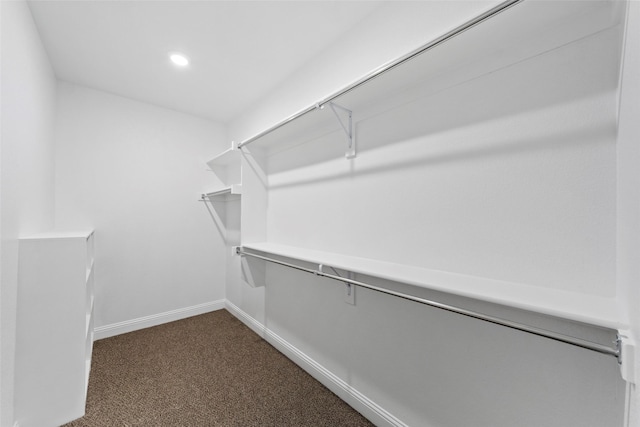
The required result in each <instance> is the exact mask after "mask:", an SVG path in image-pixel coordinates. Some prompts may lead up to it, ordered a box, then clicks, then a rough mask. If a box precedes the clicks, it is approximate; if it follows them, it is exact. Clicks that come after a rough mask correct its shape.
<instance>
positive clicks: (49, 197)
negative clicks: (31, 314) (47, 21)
mask: <svg viewBox="0 0 640 427" xmlns="http://www.w3.org/2000/svg"><path fill="white" fill-rule="evenodd" d="M0 8H1V11H2V25H1V27H2V49H1V51H2V74H1V75H2V145H1V148H0V149H1V152H2V166H1V176H0V183H1V185H2V189H1V191H0V199H1V200H2V202H1V203H2V212H1V215H2V227H1V229H0V235H1V237H2V249H1V253H2V266H1V269H2V285H1V289H0V291H1V298H0V300H1V306H0V310H1V316H2V317H1V325H2V329H1V340H0V341H1V343H2V350H1V353H0V361H1V366H2V370H1V372H0V384H1V386H0V394H1V399H0V407H1V408H2V413H1V416H0V425H2V426H5V425H7V426H8V425H10V424H11V423H12V416H13V408H12V407H13V396H12V394H13V393H12V390H13V367H14V348H15V319H16V317H15V316H16V312H15V307H16V306H15V304H16V292H17V268H18V264H17V261H18V240H17V239H18V237H19V236H21V235H25V234H29V233H35V232H39V231H43V230H47V229H49V228H51V227H52V226H53V223H54V202H53V194H54V151H53V150H54V136H53V129H54V116H55V114H54V113H55V92H56V82H55V76H54V74H53V70H52V68H51V65H50V64H49V60H48V58H47V55H46V53H45V51H44V49H43V47H42V44H41V42H40V39H39V36H38V32H37V30H36V28H35V25H34V23H33V20H32V17H31V13H30V12H29V9H28V7H27V5H26V3H25V2H23V1H12V2H4V1H3V2H0Z"/></svg>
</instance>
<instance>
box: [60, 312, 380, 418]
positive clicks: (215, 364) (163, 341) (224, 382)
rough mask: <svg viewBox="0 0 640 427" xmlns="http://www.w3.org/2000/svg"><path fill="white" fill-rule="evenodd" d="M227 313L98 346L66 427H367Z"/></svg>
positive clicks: (180, 323) (148, 330)
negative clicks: (81, 407) (81, 403)
mask: <svg viewBox="0 0 640 427" xmlns="http://www.w3.org/2000/svg"><path fill="white" fill-rule="evenodd" d="M371 425H372V424H371V423H369V422H368V421H367V420H366V419H365V418H364V417H362V416H361V415H360V414H359V413H358V412H356V411H354V410H353V409H352V408H351V407H349V406H348V405H347V404H346V403H344V402H343V401H342V400H340V399H339V398H338V397H337V396H336V395H334V394H333V393H332V392H330V391H329V390H328V389H327V388H325V387H324V386H323V385H322V384H320V383H319V382H317V381H316V380H315V379H313V378H312V377H311V376H310V375H308V374H307V373H306V372H304V371H303V370H302V369H300V368H299V367H298V366H297V365H295V364H294V363H293V362H291V361H290V360H289V359H287V358H286V357H285V356H283V355H282V354H281V353H280V352H278V351H277V350H276V349H274V348H273V347H272V346H271V345H269V344H268V343H267V342H266V341H264V340H263V339H261V338H260V337H259V336H258V335H256V334H255V333H253V331H251V330H250V329H249V328H247V327H246V326H245V325H244V324H242V323H241V322H240V321H239V320H237V319H236V318H235V317H233V316H232V315H231V314H230V313H228V312H227V311H225V310H220V311H215V312H213V313H207V314H203V315H200V316H195V317H191V318H188V319H185V320H180V321H177V322H172V323H167V324H165V325H160V326H156V327H153V328H148V329H144V330H141V331H136V332H131V333H128V334H123V335H119V336H116V337H112V338H107V339H104V340H100V341H96V343H95V345H94V350H93V361H92V368H91V376H90V379H89V393H88V398H87V413H86V415H85V416H84V417H83V418H81V419H79V420H76V421H74V422H72V423H69V424H67V425H66V426H69V427H71V426H72V427H78V426H87V427H90V426H96V427H102V426H105V427H115V426H194V427H195V426H243V427H250V426H371Z"/></svg>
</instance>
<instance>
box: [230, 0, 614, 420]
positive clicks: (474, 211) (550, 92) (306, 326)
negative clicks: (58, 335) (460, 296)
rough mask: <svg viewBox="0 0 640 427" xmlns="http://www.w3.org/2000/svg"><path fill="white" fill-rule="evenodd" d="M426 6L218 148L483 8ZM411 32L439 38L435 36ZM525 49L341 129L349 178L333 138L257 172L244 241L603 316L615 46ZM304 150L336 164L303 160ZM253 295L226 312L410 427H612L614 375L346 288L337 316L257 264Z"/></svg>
mask: <svg viewBox="0 0 640 427" xmlns="http://www.w3.org/2000/svg"><path fill="white" fill-rule="evenodd" d="M435 5H439V4H437V3H431V2H430V3H414V4H402V5H401V6H399V7H398V8H395V7H394V6H388V8H383V9H382V10H381V11H380V14H378V15H374V16H373V17H372V18H371V20H369V21H366V22H364V23H363V24H362V25H361V26H360V27H358V28H356V29H354V30H353V32H352V33H351V34H350V35H348V36H347V37H346V38H344V39H343V40H341V42H340V43H339V44H338V45H335V46H333V48H332V49H331V50H328V51H327V52H325V55H323V56H321V57H319V58H318V59H317V60H315V61H313V62H312V63H310V64H308V66H306V67H305V68H304V69H303V70H300V72H299V73H296V74H295V75H294V76H291V78H290V79H289V84H287V85H286V86H283V87H281V88H278V90H277V91H274V93H273V94H272V95H271V96H270V97H269V98H268V99H266V100H265V102H264V103H263V104H260V105H259V106H257V107H256V109H255V110H253V111H251V112H249V113H247V114H246V115H245V116H243V117H242V118H241V119H239V120H237V121H235V122H234V123H232V125H231V128H230V129H231V137H232V138H233V139H235V140H237V141H239V140H242V139H243V138H245V137H248V136H251V135H252V134H255V133H257V132H258V131H260V130H261V129H263V128H266V127H268V126H269V125H271V124H272V123H274V122H277V121H278V120H280V119H282V118H283V117H287V116H288V115H290V114H292V113H294V112H295V111H296V110H299V109H301V108H303V107H306V106H308V105H311V104H312V103H313V102H315V101H317V100H319V99H320V98H321V97H323V96H325V95H327V94H328V93H330V92H332V91H335V90H336V89H338V88H340V87H342V86H344V85H346V84H347V83H349V82H350V81H353V80H355V78H357V77H359V76H361V75H363V74H365V73H366V72H368V71H370V70H371V69H372V68H374V66H376V65H379V64H381V63H384V62H385V61H387V60H389V59H392V58H394V57H397V56H400V55H401V54H403V53H405V52H406V51H408V50H410V49H411V48H413V47H415V45H416V44H418V43H416V40H420V41H421V42H423V41H425V40H429V39H431V38H433V36H434V35H436V34H437V33H441V32H442V30H441V29H442V28H443V27H445V28H451V27H453V26H455V25H457V24H459V23H460V22H462V21H464V20H465V19H466V18H467V17H469V16H470V15H472V14H474V13H476V12H477V11H478V10H479V9H483V8H486V7H487V3H484V4H478V3H467V2H456V7H457V8H459V9H458V10H457V11H451V10H448V11H446V12H447V13H448V12H451V15H448V14H447V13H445V11H444V10H438V9H437V8H434V6H435ZM518 7H519V6H518ZM425 20H433V21H434V22H437V23H439V24H440V25H441V26H440V27H438V28H437V29H434V33H436V34H432V33H430V28H431V27H429V25H427V24H426V23H425ZM398 22H401V23H402V24H401V25H399V27H400V28H395V27H394V23H398ZM589 25H591V24H587V28H588V26H589ZM425 27H426V28H425ZM403 28H404V30H403ZM407 29H412V30H415V32H412V31H409V30H407ZM568 30H569V31H568V32H571V29H568ZM387 31H389V33H387ZM420 31H421V34H418V33H419V32H420ZM392 34H393V36H392ZM561 36H562V35H561ZM578 38H580V37H578ZM542 39H544V37H540V38H537V39H536V43H537V42H538V41H541V40H542ZM389 40H393V42H389ZM546 42H549V40H546ZM533 44H535V43H532V45H524V44H522V52H525V53H524V54H523V56H521V51H519V50H518V49H516V50H515V51H511V50H505V51H504V52H500V53H499V54H497V55H496V58H498V59H496V58H491V60H496V61H497V62H499V61H501V60H504V59H505V58H507V61H509V59H510V60H511V62H508V63H506V64H505V65H504V66H502V67H498V68H496V69H490V68H491V67H488V68H487V70H486V71H482V69H483V67H486V66H487V64H488V62H487V60H486V59H487V58H480V62H479V65H477V64H476V65H477V67H476V68H477V70H476V69H475V68H474V67H473V65H471V66H469V68H471V70H472V71H469V70H468V69H463V70H462V71H461V69H454V70H453V73H451V74H447V75H445V76H437V77H438V79H439V80H440V81H441V82H444V83H447V81H448V80H449V81H448V84H449V85H448V86H447V85H446V84H443V85H441V86H437V87H431V88H429V87H427V88H422V87H421V88H418V90H417V91H416V92H417V94H413V93H408V94H406V96H405V97H404V98H403V99H400V100H392V101H390V102H389V103H388V104H384V103H381V104H380V105H375V106H372V107H371V108H370V109H369V111H365V112H354V117H355V115H356V114H359V116H358V117H357V118H356V122H357V124H356V128H357V140H358V144H359V150H360V152H359V155H358V157H357V158H356V159H355V160H353V161H347V160H345V159H343V158H342V155H341V152H342V151H343V150H344V148H343V147H342V144H343V143H342V142H341V141H342V139H343V138H344V136H343V135H342V134H340V132H338V133H335V134H332V135H325V136H324V137H322V138H319V139H317V140H316V141H312V142H310V143H308V144H305V145H300V146H298V147H296V148H293V149H290V150H288V151H285V152H282V153H279V154H275V155H273V156H272V157H270V158H269V160H268V163H269V167H268V171H269V172H268V186H266V187H265V186H263V185H262V183H261V182H262V181H264V179H263V178H261V177H260V176H259V175H260V173H253V170H252V169H251V168H246V170H247V171H249V173H248V176H249V178H250V182H251V185H252V186H253V187H252V190H250V189H249V188H248V187H247V186H245V189H246V191H245V194H244V195H243V213H242V214H243V222H242V234H243V236H242V239H243V241H244V242H252V241H256V240H259V239H261V238H266V239H267V240H268V241H270V242H274V243H282V244H288V245H293V246H300V247H304V248H310V249H319V250H325V251H330V252H338V253H343V254H349V255H355V256H364V257H369V258H373V259H380V260H384V261H391V262H397V263H401V264H409V265H416V266H420V267H425V268H431V269H436V270H444V271H449V272H454V273H462V274H467V275H472V276H480V277H489V278H494V279H499V280H505V281H508V282H514V283H520V284H526V285H531V286H534V287H540V288H545V287H546V288H551V289H554V290H558V291H566V292H573V293H575V294H585V295H594V296H599V297H605V298H615V297H616V295H617V292H618V290H617V287H616V257H615V255H616V227H617V225H616V198H615V193H616V133H617V131H616V126H617V115H616V114H617V90H618V77H619V68H618V65H619V60H620V29H619V28H616V29H613V30H608V31H605V32H601V33H598V34H597V35H594V36H592V37H588V38H585V39H580V40H579V41H575V42H573V43H570V44H566V45H565V44H564V43H558V45H557V46H556V47H554V48H553V49H551V50H549V51H548V52H546V53H544V54H543V55H538V54H533V53H531V52H533V51H534V50H535V49H537V48H538V46H533ZM355 46H359V48H358V49H355ZM529 49H532V50H529ZM356 51H357V52H358V55H353V52H356ZM526 52H529V53H528V54H529V56H527V53H526ZM349 53H350V54H351V55H349ZM471 54H472V52H470V55H471ZM501 55H502V56H501ZM376 61H377V62H376ZM338 64H339V65H338ZM489 71H490V72H489ZM465 73H468V74H467V75H466V77H465ZM452 74H453V75H454V77H451V75H452ZM455 75H457V76H455ZM460 76H462V77H460ZM456 77H460V79H458V80H451V79H452V78H454V79H455V78H456ZM259 144H260V143H259V142H257V143H256V145H259ZM321 146H322V148H319V147H321ZM334 147H337V148H334ZM256 149H257V147H256ZM251 150H253V148H252V147H251V146H249V151H251ZM321 150H322V152H325V153H326V152H327V151H329V150H333V151H331V154H330V155H324V154H323V155H321V156H324V157H321V160H308V159H309V158H310V156H313V155H315V154H317V153H319V152H321ZM316 159H317V158H316ZM243 180H244V178H243ZM265 190H266V197H267V199H266V200H264V202H263V207H264V209H266V215H260V214H257V213H251V212H245V209H244V206H245V199H246V200H247V201H248V200H249V199H250V191H255V192H256V193H257V194H258V200H260V198H261V197H264V196H265V194H264V193H265ZM261 191H262V194H261V193H260V192H261ZM254 200H255V199H254ZM260 221H263V222H262V224H263V227H264V228H263V229H262V230H260V229H259V227H256V223H258V222H260ZM246 230H249V231H250V233H249V234H247V233H245V231H246ZM266 277H267V284H266V287H264V288H258V289H250V288H248V287H247V285H246V284H239V285H238V286H237V287H236V288H235V289H231V290H228V293H227V298H228V299H229V300H230V301H231V302H232V303H233V304H235V305H236V306H237V307H239V308H240V309H241V310H243V311H244V312H245V313H246V314H247V315H248V316H249V317H251V318H252V319H254V320H256V321H257V322H259V323H261V324H263V325H265V326H266V328H267V329H268V331H269V333H270V334H271V336H277V337H279V338H281V339H282V340H284V341H285V342H286V343H288V344H289V345H292V346H294V347H295V348H296V349H298V350H300V351H301V352H303V353H304V354H305V355H306V356H308V357H310V358H311V359H313V360H314V361H315V362H317V363H319V364H320V365H322V366H323V367H324V368H326V369H328V370H329V371H330V372H331V373H332V374H333V375H335V376H337V377H338V378H339V379H340V380H341V381H344V382H345V383H346V384H348V386H349V387H353V388H355V389H356V390H357V391H359V392H361V393H363V394H364V395H365V396H366V397H368V398H369V399H371V400H373V401H374V402H375V403H376V404H378V405H380V406H381V407H382V408H384V409H385V410H387V411H389V412H390V413H391V414H392V415H394V416H396V417H397V418H398V419H399V420H400V422H404V423H406V424H407V425H420V426H433V427H436V426H438V427H440V426H452V427H453V426H462V425H474V426H492V427H497V426H505V427H507V426H515V425H520V426H530V427H537V426H542V425H544V426H558V427H561V426H562V427H567V426H593V427H602V426H607V427H609V426H621V425H622V423H623V418H624V382H623V381H622V379H621V376H620V372H619V369H618V365H617V363H616V360H615V359H614V358H611V357H609V356H602V355H599V354H596V353H594V352H589V351H585V350H581V349H576V348H574V347H571V346H568V345H564V344H558V343H555V342H553V341H549V340H545V339H540V338H536V337H532V336H529V335H526V334H523V333H519V332H514V331H511V330H508V329H505V328H501V327H498V326H493V325H487V324H482V323H480V322H477V321H475V320H468V319H465V318H462V317H460V316H456V315H452V314H449V313H443V312H439V311H437V310H432V309H429V308H425V307H422V306H420V305H418V304H414V303H410V302H406V301H402V300H395V299H393V298H389V297H387V296H381V295H378V294H375V293H372V292H369V291H362V290H360V289H358V292H357V294H356V305H355V306H350V305H347V304H345V303H344V302H343V301H342V285H340V284H335V283H332V282H328V283H327V282H326V281H324V280H322V279H318V278H314V277H313V276H309V275H306V274H304V273H300V272H297V271H293V270H289V269H285V268H283V267H276V266H272V265H268V266H267V276H266ZM368 279H369V280H374V279H372V278H368ZM378 282H380V281H378ZM382 284H384V285H386V286H392V284H390V283H382Z"/></svg>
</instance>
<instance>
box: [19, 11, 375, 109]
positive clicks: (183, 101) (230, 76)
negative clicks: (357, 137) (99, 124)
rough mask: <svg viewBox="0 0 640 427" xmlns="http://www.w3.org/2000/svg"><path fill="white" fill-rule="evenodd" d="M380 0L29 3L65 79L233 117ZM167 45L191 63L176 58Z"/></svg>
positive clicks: (55, 65) (165, 104)
mask: <svg viewBox="0 0 640 427" xmlns="http://www.w3.org/2000/svg"><path fill="white" fill-rule="evenodd" d="M380 4H381V3H380V2H373V1H270V0H262V1H237V0H236V1H220V0H218V1H178V0H174V1H148V0H146V1H113V0H110V1H87V0H84V1H78V0H72V1H30V2H29V7H30V9H31V12H32V14H33V17H34V20H35V22H36V26H37V28H38V31H39V32H40V36H41V38H42V41H43V43H44V46H45V49H46V50H47V52H48V54H49V58H50V60H51V63H52V65H53V68H54V70H55V73H56V76H57V77H58V78H59V79H60V80H64V81H68V82H72V83H77V84H81V85H85V86H89V87H93V88H96V89H99V90H103V91H106V92H110V93H114V94H117V95H122V96H126V97H129V98H132V99H136V100H139V101H143V102H147V103H151V104H155V105H159V106H162V107H167V108H171V109H174V110H178V111H183V112H186V113H190V114H194V115H197V116H202V117H206V118H209V119H212V120H216V121H222V122H228V121H230V120H232V119H233V118H235V117H237V116H238V115H239V114H241V113H242V112H243V111H244V110H246V109H247V108H249V107H250V106H251V104H252V103H254V102H256V101H257V100H259V99H260V98H261V97H263V96H265V95H266V94H267V93H268V92H269V91H270V90H272V89H273V88H274V87H276V86H277V85H278V84H280V83H282V82H283V81H284V80H285V79H286V78H287V76H288V75H290V74H291V73H293V72H294V71H295V70H296V69H297V68H299V67H301V66H302V65H303V64H304V63H305V62H306V61H308V60H309V59H310V58H312V57H313V56H314V55H316V54H318V53H319V52H320V51H322V50H323V49H326V48H327V47H328V46H329V45H331V44H332V43H335V42H338V41H339V38H340V36H341V35H342V34H344V33H345V32H347V31H349V30H350V29H351V28H353V26H354V25H356V24H357V23H358V22H359V21H361V20H362V19H363V18H365V17H366V16H367V15H368V14H369V13H371V12H372V11H373V10H374V9H375V8H377V7H379V6H380ZM170 51H181V52H184V53H185V54H186V55H187V56H188V57H189V58H190V59H191V64H190V65H189V66H188V67H187V68H185V69H180V68H177V67H176V66H174V65H173V64H171V63H170V61H169V58H168V53H169V52H170Z"/></svg>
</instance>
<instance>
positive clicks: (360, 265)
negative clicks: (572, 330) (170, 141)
mask: <svg viewBox="0 0 640 427" xmlns="http://www.w3.org/2000/svg"><path fill="white" fill-rule="evenodd" d="M242 248H243V249H248V250H251V251H258V252H263V253H267V254H272V255H276V256H282V257H286V258H290V259H294V260H298V261H304V262H310V263H313V264H322V265H326V266H331V267H334V268H337V269H341V270H345V271H350V272H353V273H356V274H363V275H367V276H372V277H377V278H381V279H385V280H390V281H394V282H399V283H405V284H408V285H413V286H417V287H420V288H426V289H430V290H434V291H439V292H444V293H449V294H453V295H459V296H463V297H467V298H472V299H476V300H480V301H487V302H491V303H495V304H500V305H503V306H507V307H514V308H517V309H522V310H526V311H531V312H534V313H540V314H544V315H549V316H554V317H558V318H561V319H567V320H572V321H576V322H581V323H587V324H590V325H595V326H601V327H604V328H611V329H624V328H625V327H626V326H627V322H626V321H625V319H624V318H623V317H622V314H621V313H622V310H621V308H620V305H619V302H618V301H617V300H616V299H615V298H607V297H600V296H595V295H588V294H582V293H575V292H568V291H562V290H557V289H552V288H542V287H539V286H531V285H525V284H520V283H512V282H506V281H501V280H494V279H488V278H483V277H476V276H469V275H463V274H457V273H451V272H446V271H439V270H430V269H426V268H422V267H417V266H411V265H403V264H396V263H390V262H385V261H379V260H374V259H368V258H361V257H355V256H349V255H341V254H337V253H331V252H322V251H316V250H310V249H303V248H298V247H293V246H286V245H281V244H275V243H266V242H263V243H246V244H243V245H242Z"/></svg>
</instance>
